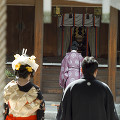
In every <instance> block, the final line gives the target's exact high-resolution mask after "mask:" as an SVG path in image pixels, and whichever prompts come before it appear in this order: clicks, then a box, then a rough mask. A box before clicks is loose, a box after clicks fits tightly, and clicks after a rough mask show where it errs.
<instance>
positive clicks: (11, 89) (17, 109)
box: [4, 80, 45, 120]
mask: <svg viewBox="0 0 120 120" xmlns="http://www.w3.org/2000/svg"><path fill="white" fill-rule="evenodd" d="M4 98H5V104H6V105H5V109H6V113H5V119H6V120H12V119H16V120H19V119H20V120H24V119H25V120H26V119H27V118H28V119H29V120H43V119H44V110H45V103H44V100H43V96H42V93H41V91H40V88H39V87H38V86H36V85H34V84H33V83H32V82H28V83H27V84H26V85H24V86H20V85H19V84H17V82H16V81H14V80H13V81H11V82H10V83H8V84H7V85H6V86H5V88H4Z"/></svg>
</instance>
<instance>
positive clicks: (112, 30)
mask: <svg viewBox="0 0 120 120" xmlns="http://www.w3.org/2000/svg"><path fill="white" fill-rule="evenodd" d="M117 32H118V10H117V9H115V8H112V7H111V11H110V24H109V42H108V85H109V87H110V88H111V90H112V93H113V96H114V100H115V99H116V94H115V80H116V60H117V59H116V54H117Z"/></svg>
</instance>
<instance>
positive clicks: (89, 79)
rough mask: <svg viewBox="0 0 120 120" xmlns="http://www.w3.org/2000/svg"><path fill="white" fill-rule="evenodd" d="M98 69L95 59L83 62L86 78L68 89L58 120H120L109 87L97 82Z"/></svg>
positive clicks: (71, 84) (72, 84)
mask: <svg viewBox="0 0 120 120" xmlns="http://www.w3.org/2000/svg"><path fill="white" fill-rule="evenodd" d="M97 68H98V63H97V61H95V60H94V58H93V57H86V58H85V59H84V60H83V63H82V70H83V74H84V78H82V79H79V80H76V81H74V82H72V83H70V84H69V85H68V87H67V88H66V90H65V92H64V95H63V99H62V102H61V107H60V108H61V111H62V114H61V115H59V116H62V117H61V119H59V117H58V118H57V120H119V119H118V116H117V113H116V110H115V106H114V101H113V96H112V93H111V91H110V89H109V87H108V86H107V85H106V84H105V83H103V82H100V81H98V80H96V75H97ZM59 111H60V110H59ZM58 114H59V113H58Z"/></svg>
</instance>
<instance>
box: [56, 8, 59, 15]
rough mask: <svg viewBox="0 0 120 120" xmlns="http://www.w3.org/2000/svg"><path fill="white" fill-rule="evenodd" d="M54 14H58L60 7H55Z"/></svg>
mask: <svg viewBox="0 0 120 120" xmlns="http://www.w3.org/2000/svg"><path fill="white" fill-rule="evenodd" d="M56 14H57V15H60V7H56Z"/></svg>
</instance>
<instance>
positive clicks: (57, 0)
mask: <svg viewBox="0 0 120 120" xmlns="http://www.w3.org/2000/svg"><path fill="white" fill-rule="evenodd" d="M52 6H60V7H101V6H102V5H101V4H88V3H82V2H75V1H74V0H73V1H67V0H52Z"/></svg>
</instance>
